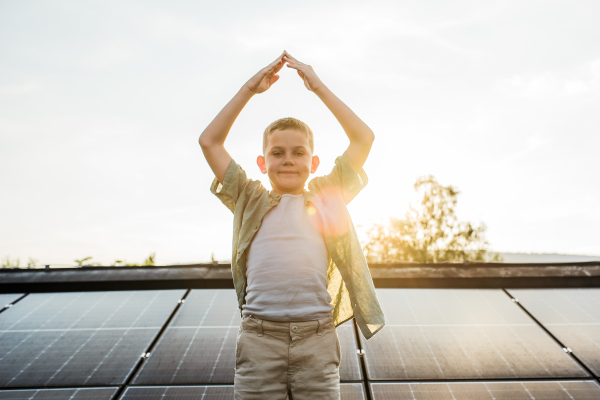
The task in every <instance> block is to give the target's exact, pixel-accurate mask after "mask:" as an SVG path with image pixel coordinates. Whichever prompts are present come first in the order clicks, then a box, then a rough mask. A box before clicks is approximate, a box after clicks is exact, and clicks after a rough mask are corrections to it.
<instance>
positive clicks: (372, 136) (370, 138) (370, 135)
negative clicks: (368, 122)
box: [363, 129, 375, 146]
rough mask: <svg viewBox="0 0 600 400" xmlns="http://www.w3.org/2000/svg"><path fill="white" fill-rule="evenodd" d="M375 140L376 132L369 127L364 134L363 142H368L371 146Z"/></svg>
mask: <svg viewBox="0 0 600 400" xmlns="http://www.w3.org/2000/svg"><path fill="white" fill-rule="evenodd" d="M374 141H375V134H374V133H373V131H372V130H370V129H369V130H368V131H367V132H366V133H365V135H364V139H363V142H364V143H365V144H368V145H369V146H371V145H372V144H373V142H374Z"/></svg>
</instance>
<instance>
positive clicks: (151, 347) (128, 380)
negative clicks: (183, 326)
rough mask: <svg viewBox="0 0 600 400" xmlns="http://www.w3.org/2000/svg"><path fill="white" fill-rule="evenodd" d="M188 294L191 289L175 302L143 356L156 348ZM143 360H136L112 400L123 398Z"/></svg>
mask: <svg viewBox="0 0 600 400" xmlns="http://www.w3.org/2000/svg"><path fill="white" fill-rule="evenodd" d="M190 292H191V289H186V291H185V292H184V293H183V296H181V298H180V299H179V300H178V301H177V305H176V306H175V307H174V308H173V311H171V315H169V317H168V318H167V319H165V322H164V323H163V325H162V327H161V328H160V330H159V331H158V333H157V334H156V336H155V337H154V339H153V340H152V342H151V343H150V344H149V345H148V347H147V348H146V352H145V354H151V352H152V351H153V350H154V348H156V345H157V344H158V341H159V340H160V339H161V338H162V336H163V335H164V333H165V331H166V330H167V328H168V326H169V325H170V324H171V322H172V321H173V318H175V316H176V315H177V313H178V312H179V310H180V309H181V307H182V306H183V304H185V300H186V298H187V297H188V295H189V294H190ZM145 359H147V357H140V360H138V362H137V363H136V365H135V366H134V367H133V368H132V369H131V371H130V373H129V375H128V376H127V378H126V379H125V382H124V384H123V385H121V386H120V387H119V389H118V390H117V392H116V393H115V396H114V399H120V398H121V397H122V396H123V393H124V391H125V389H126V388H127V385H129V384H130V383H131V381H132V380H133V379H134V378H135V376H136V375H137V373H138V372H139V371H140V370H141V368H142V367H143V365H144V361H145Z"/></svg>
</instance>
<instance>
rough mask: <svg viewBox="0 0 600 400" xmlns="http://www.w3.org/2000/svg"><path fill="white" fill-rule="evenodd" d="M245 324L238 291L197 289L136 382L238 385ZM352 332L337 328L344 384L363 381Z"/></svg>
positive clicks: (164, 335)
mask: <svg viewBox="0 0 600 400" xmlns="http://www.w3.org/2000/svg"><path fill="white" fill-rule="evenodd" d="M240 322H241V319H240V313H239V309H238V306H237V299H236V295H235V291H234V290H231V289H224V290H209V289H200V290H193V291H192V292H191V293H190V294H189V296H188V297H187V299H186V301H185V303H184V305H183V306H182V307H181V308H180V310H179V312H178V313H177V316H176V317H175V318H174V319H173V322H172V323H171V325H170V326H169V327H168V328H167V330H166V332H165V333H164V334H163V336H162V337H161V338H160V340H159V342H158V344H157V345H156V348H155V349H154V350H153V351H152V353H151V355H150V357H149V358H148V360H147V361H145V362H144V365H143V366H142V368H141V370H140V372H139V373H138V375H137V376H136V377H135V379H134V381H133V382H134V384H136V385H147V384H203V383H233V378H234V374H235V371H234V368H235V345H236V338H237V332H238V330H239V325H240ZM353 329H354V328H353V327H352V325H351V324H348V326H347V327H346V326H344V327H343V328H341V327H340V329H339V330H338V333H339V336H340V345H341V347H342V352H343V354H342V355H343V361H342V366H341V368H340V375H341V376H342V379H343V380H360V379H361V374H360V364H359V362H358V356H357V354H356V340H355V336H354V331H353Z"/></svg>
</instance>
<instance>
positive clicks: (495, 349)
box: [454, 292, 520, 377]
mask: <svg viewBox="0 0 600 400" xmlns="http://www.w3.org/2000/svg"><path fill="white" fill-rule="evenodd" d="M478 294H479V299H480V300H484V302H485V303H486V304H487V305H488V306H489V308H490V310H491V311H492V312H493V313H494V314H496V316H497V317H499V318H500V319H501V320H502V321H503V322H506V321H505V319H504V318H503V317H502V316H501V315H500V314H499V313H498V311H497V310H496V309H495V307H493V306H492V305H491V304H490V302H489V301H487V299H486V298H485V296H482V295H481V292H478ZM454 295H455V297H456V298H457V299H458V300H459V302H460V303H461V304H462V305H463V307H464V309H465V310H467V312H468V313H470V311H469V307H468V306H467V305H466V304H465V303H464V302H463V301H462V299H460V298H459V297H458V296H457V295H456V292H454ZM478 328H479V331H480V332H482V333H483V334H484V336H485V338H486V340H487V341H488V343H489V344H490V345H491V346H492V347H493V349H494V351H495V352H496V353H497V354H498V356H499V357H500V358H501V359H502V361H503V362H504V364H506V366H508V369H510V371H511V372H512V373H513V375H514V376H515V377H517V376H518V374H517V373H516V371H515V370H514V368H513V367H512V365H510V363H509V362H508V361H507V360H506V357H504V355H503V354H502V352H501V351H500V350H499V349H498V347H497V346H496V344H495V343H494V342H493V341H492V340H491V339H490V337H489V335H488V334H487V332H486V331H485V330H484V329H482V327H481V326H479V327H478ZM515 336H517V337H518V335H515ZM519 339H520V338H519ZM459 342H460V341H459ZM476 371H477V374H478V375H479V376H480V377H481V374H480V373H479V370H477V369H476Z"/></svg>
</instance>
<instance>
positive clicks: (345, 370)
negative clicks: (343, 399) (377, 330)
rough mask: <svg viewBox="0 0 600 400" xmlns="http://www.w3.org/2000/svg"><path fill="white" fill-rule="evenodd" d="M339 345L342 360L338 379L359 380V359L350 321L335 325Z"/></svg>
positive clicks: (360, 374) (360, 373) (360, 378)
mask: <svg viewBox="0 0 600 400" xmlns="http://www.w3.org/2000/svg"><path fill="white" fill-rule="evenodd" d="M337 334H338V338H339V339H340V347H341V349H342V362H341V364H340V380H341V381H342V382H351V381H360V380H362V379H363V376H362V370H361V368H360V360H359V359H358V353H357V352H356V351H357V349H358V346H357V345H356V333H355V331H354V324H353V322H352V321H348V322H346V323H343V324H342V325H340V326H338V327H337Z"/></svg>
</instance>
